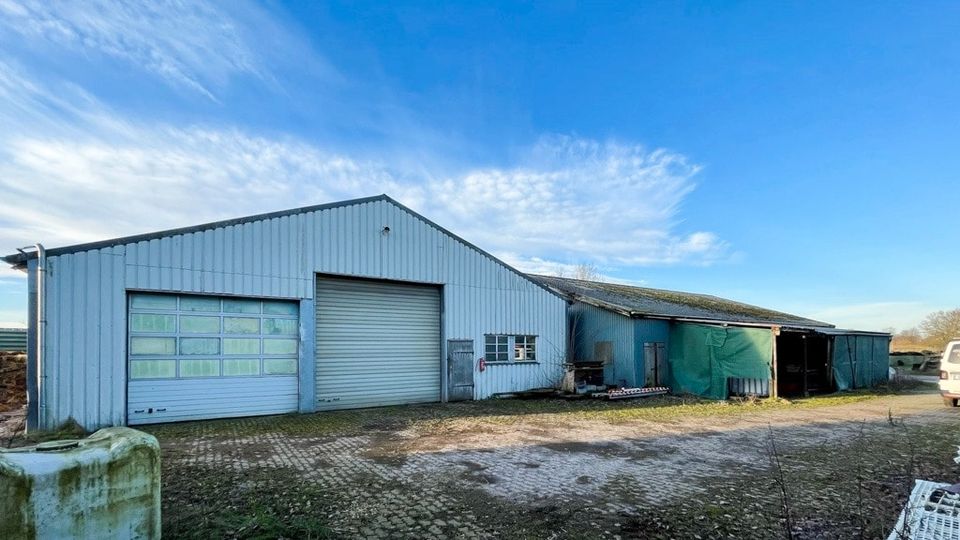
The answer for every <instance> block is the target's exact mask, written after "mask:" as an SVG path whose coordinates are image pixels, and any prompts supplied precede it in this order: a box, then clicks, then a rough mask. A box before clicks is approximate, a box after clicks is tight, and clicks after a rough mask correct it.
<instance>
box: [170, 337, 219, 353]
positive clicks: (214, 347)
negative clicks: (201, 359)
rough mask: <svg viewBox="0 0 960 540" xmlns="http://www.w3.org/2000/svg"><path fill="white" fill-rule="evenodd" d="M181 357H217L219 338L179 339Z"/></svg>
mask: <svg viewBox="0 0 960 540" xmlns="http://www.w3.org/2000/svg"><path fill="white" fill-rule="evenodd" d="M180 354H181V355H204V356H210V355H218V354H220V339H219V338H180Z"/></svg>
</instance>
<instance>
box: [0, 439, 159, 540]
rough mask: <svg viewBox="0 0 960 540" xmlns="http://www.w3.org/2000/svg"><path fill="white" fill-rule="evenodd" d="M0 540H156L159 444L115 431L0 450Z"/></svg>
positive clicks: (157, 533) (157, 527)
mask: <svg viewBox="0 0 960 540" xmlns="http://www.w3.org/2000/svg"><path fill="white" fill-rule="evenodd" d="M0 538H4V539H20V538H24V539H32V538H146V539H150V538H160V445H159V444H158V443H157V439H156V438H155V437H153V436H152V435H148V434H146V433H143V432H140V431H137V430H134V429H130V428H125V427H115V428H106V429H101V430H100V431H97V432H96V433H94V434H93V435H91V436H90V437H88V438H86V439H78V440H71V441H53V442H49V443H41V444H38V445H36V446H32V447H26V448H17V449H15V450H0Z"/></svg>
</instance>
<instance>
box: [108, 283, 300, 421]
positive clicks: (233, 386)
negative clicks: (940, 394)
mask: <svg viewBox="0 0 960 540" xmlns="http://www.w3.org/2000/svg"><path fill="white" fill-rule="evenodd" d="M127 319H128V330H129V342H128V353H129V357H128V364H127V365H128V367H127V376H128V384H127V423H128V424H131V425H135V424H150V423H157V422H175V421H181V420H203V419H209V418H226V417H237V416H254V415H263V414H281V413H288V412H294V411H296V410H297V405H298V399H299V380H298V377H297V364H298V361H297V358H298V356H299V333H300V329H299V326H300V324H299V303H298V302H292V301H279V300H260V299H256V298H228V297H215V296H192V295H174V294H148V293H131V295H130V301H129V314H128V318H127Z"/></svg>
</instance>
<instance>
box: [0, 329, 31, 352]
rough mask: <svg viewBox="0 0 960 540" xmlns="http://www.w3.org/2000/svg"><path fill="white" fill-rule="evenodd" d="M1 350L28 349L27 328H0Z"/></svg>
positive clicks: (24, 350)
mask: <svg viewBox="0 0 960 540" xmlns="http://www.w3.org/2000/svg"><path fill="white" fill-rule="evenodd" d="M0 351H23V352H26V351H27V329H26V328H0Z"/></svg>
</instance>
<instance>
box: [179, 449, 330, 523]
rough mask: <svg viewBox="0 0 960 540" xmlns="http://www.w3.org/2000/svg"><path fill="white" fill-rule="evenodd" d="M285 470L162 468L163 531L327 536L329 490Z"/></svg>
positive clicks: (199, 467) (183, 466)
mask: <svg viewBox="0 0 960 540" xmlns="http://www.w3.org/2000/svg"><path fill="white" fill-rule="evenodd" d="M302 476H303V475H302V473H301V472H300V471H296V470H294V469H286V468H265V467H260V468H255V469H251V470H248V471H243V472H238V471H234V470H232V469H229V468H228V469H223V468H213V467H208V466H202V467H201V466H196V465H193V466H190V465H182V464H177V465H176V466H164V470H163V507H162V514H161V515H162V516H163V518H162V519H163V524H162V527H163V535H164V536H165V537H169V538H197V539H201V538H202V539H206V538H251V539H268V538H269V539H272V538H330V537H331V532H330V529H329V528H328V526H327V520H326V516H327V515H328V513H329V511H328V508H329V504H330V494H329V493H324V492H322V491H321V490H320V489H319V487H318V486H317V485H316V484H314V483H311V482H309V481H305V480H304V479H303V477H302Z"/></svg>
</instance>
